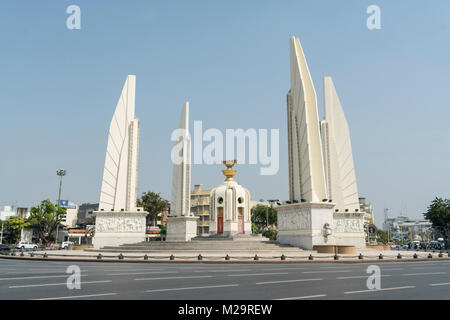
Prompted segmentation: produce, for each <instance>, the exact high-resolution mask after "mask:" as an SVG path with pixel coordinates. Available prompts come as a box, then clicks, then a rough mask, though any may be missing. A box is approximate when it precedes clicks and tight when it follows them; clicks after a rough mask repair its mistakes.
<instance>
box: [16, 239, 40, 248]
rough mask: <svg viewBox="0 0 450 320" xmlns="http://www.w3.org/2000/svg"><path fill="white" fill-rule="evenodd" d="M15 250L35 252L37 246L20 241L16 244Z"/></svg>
mask: <svg viewBox="0 0 450 320" xmlns="http://www.w3.org/2000/svg"><path fill="white" fill-rule="evenodd" d="M16 248H17V249H32V250H36V249H37V248H38V246H37V244H34V243H33V242H30V241H20V242H18V243H17V244H16Z"/></svg>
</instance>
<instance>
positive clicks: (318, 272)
mask: <svg viewBox="0 0 450 320" xmlns="http://www.w3.org/2000/svg"><path fill="white" fill-rule="evenodd" d="M335 272H353V270H333V271H303V272H302V273H335Z"/></svg>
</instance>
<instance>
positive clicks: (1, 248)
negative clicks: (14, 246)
mask: <svg viewBox="0 0 450 320" xmlns="http://www.w3.org/2000/svg"><path fill="white" fill-rule="evenodd" d="M10 250H11V248H10V247H8V246H7V245H6V244H0V251H1V252H6V251H10Z"/></svg>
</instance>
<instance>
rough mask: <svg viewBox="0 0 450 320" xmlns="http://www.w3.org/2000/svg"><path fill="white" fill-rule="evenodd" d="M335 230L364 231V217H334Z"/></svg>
mask: <svg viewBox="0 0 450 320" xmlns="http://www.w3.org/2000/svg"><path fill="white" fill-rule="evenodd" d="M333 229H334V231H335V232H364V222H363V219H362V218H346V217H339V218H337V217H334V228H333Z"/></svg>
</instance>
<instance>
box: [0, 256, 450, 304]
mask: <svg viewBox="0 0 450 320" xmlns="http://www.w3.org/2000/svg"><path fill="white" fill-rule="evenodd" d="M70 265H77V266H79V267H80V270H81V284H80V285H81V288H80V289H72V290H70V289H68V287H67V279H68V277H69V274H68V273H66V271H67V267H68V266H70ZM370 265H377V266H379V267H380V270H381V289H380V290H369V289H368V287H367V284H366V283H367V278H368V277H369V276H370V274H368V273H367V268H368V267H369V266H370ZM0 299H2V300H9V299H49V300H51V299H64V300H66V299H70V300H76V299H151V300H158V299H175V300H179V299H181V300H185V299H188V300H197V299H198V300H210V299H218V300H228V299H229V300H240V299H250V300H270V299H286V300H296V299H389V300H392V299H420V300H423V299H446V300H448V299H450V261H448V260H447V261H425V262H392V263H391V262H383V263H379V264H370V263H357V264H333V263H320V264H318V263H315V264H201V263H198V264H161V263H153V264H152V263H118V262H113V263H104V262H103V263H96V262H79V263H74V262H54V261H24V260H3V259H0Z"/></svg>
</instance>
